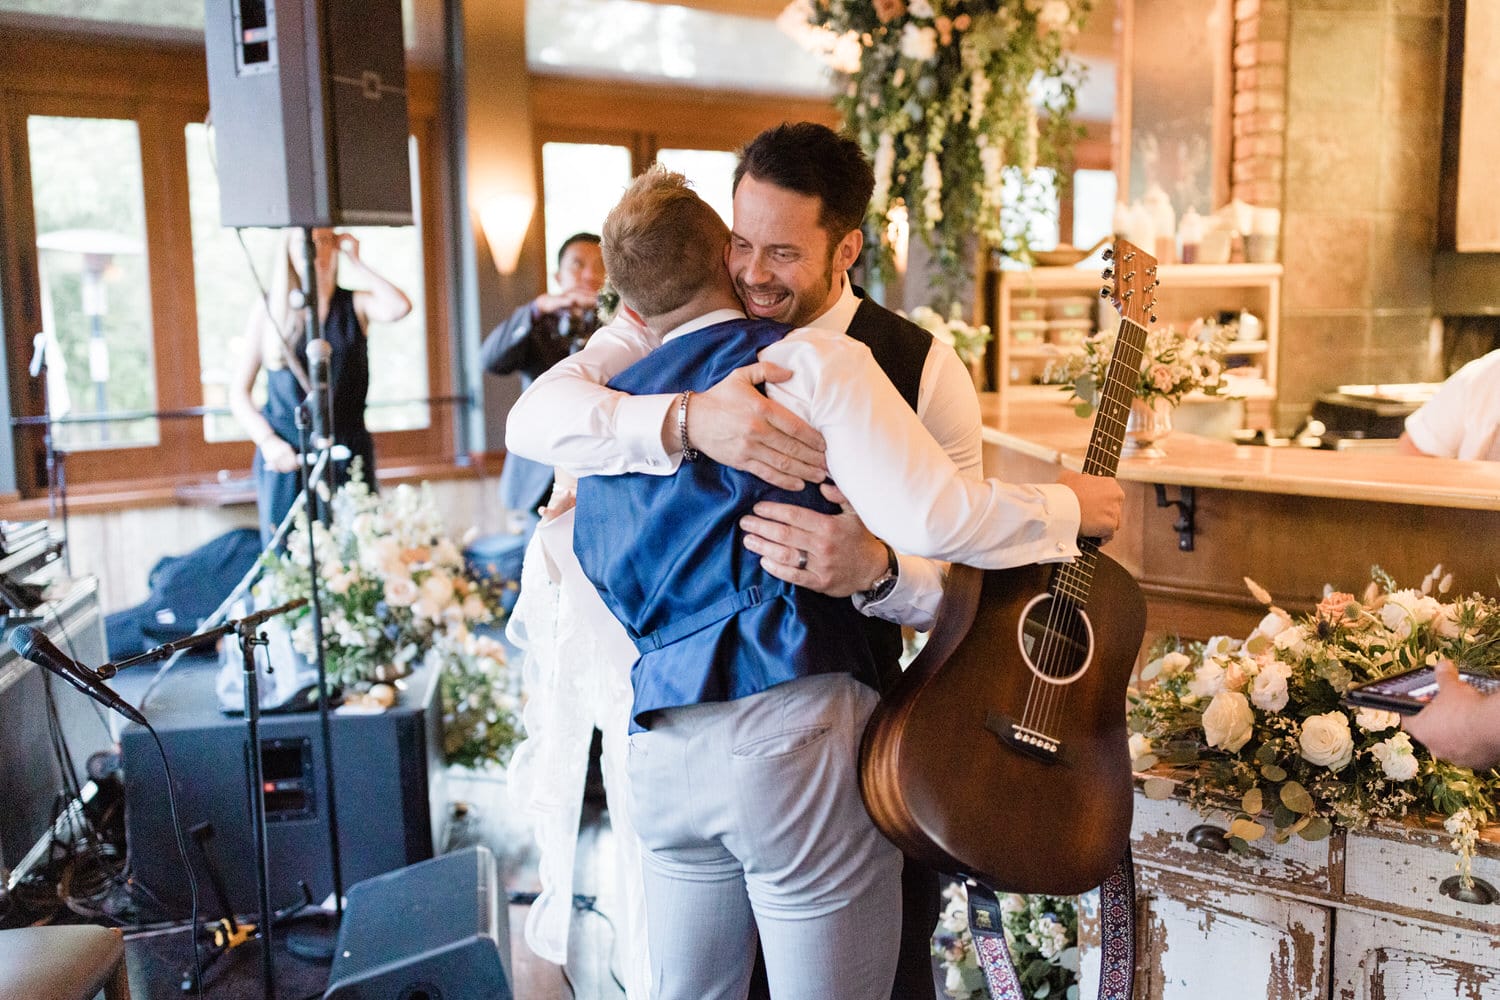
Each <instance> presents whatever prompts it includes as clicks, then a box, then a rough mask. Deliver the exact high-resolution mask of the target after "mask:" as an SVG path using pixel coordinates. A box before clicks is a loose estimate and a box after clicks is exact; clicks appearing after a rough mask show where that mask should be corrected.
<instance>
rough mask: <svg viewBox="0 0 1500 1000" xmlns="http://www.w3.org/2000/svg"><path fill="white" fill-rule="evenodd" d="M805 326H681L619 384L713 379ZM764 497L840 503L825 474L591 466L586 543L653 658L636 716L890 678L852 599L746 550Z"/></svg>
mask: <svg viewBox="0 0 1500 1000" xmlns="http://www.w3.org/2000/svg"><path fill="white" fill-rule="evenodd" d="M790 329H791V327H789V326H786V325H785V324H781V323H771V322H767V321H762V320H733V321H730V322H727V323H718V324H715V325H713V326H710V327H705V328H704V329H702V330H696V331H694V332H692V333H689V334H685V335H683V336H680V337H676V338H674V339H673V340H671V341H668V342H667V343H666V344H663V345H662V346H661V347H659V348H657V349H656V350H655V351H653V352H652V353H651V354H650V356H648V357H647V358H645V359H644V360H642V361H640V362H637V363H636V364H635V365H632V366H631V367H630V368H628V369H626V370H625V371H624V372H621V373H620V374H619V375H618V376H616V377H615V378H614V379H613V380H612V381H611V382H610V383H609V384H610V387H611V388H615V389H620V390H622V391H625V392H629V393H632V394H636V395H640V394H646V393H668V392H681V391H683V390H685V389H692V390H694V391H695V392H697V391H702V390H706V389H708V388H710V387H712V386H713V385H715V384H716V383H718V382H719V381H721V380H722V379H723V378H724V377H725V376H726V375H728V374H729V373H730V372H732V371H733V370H734V369H736V368H740V367H742V366H744V365H747V364H753V363H754V362H755V361H756V355H757V354H758V353H759V351H760V350H761V349H762V348H764V347H766V346H767V345H769V344H773V343H775V342H776V341H778V340H780V339H781V338H782V337H784V336H785V335H786V334H787V332H788V331H789V330H790ZM760 500H776V501H781V502H783V503H796V504H801V505H802V506H805V507H811V508H813V509H815V510H818V511H821V512H823V513H833V512H835V511H836V510H837V508H836V507H834V505H832V504H830V503H828V502H827V501H826V500H824V499H823V497H822V495H821V494H820V493H819V492H818V488H817V487H816V486H808V487H806V488H805V489H803V490H801V491H798V492H796V493H791V492H787V491H785V490H780V489H777V488H775V487H773V486H770V485H768V484H766V483H765V482H762V481H761V480H759V479H757V478H755V477H754V476H752V475H749V474H748V473H744V472H739V471H737V470H735V469H731V468H729V467H727V466H723V465H720V464H719V463H717V462H713V461H709V460H707V459H705V460H703V461H698V462H684V463H682V466H681V468H679V469H678V471H677V473H676V474H675V475H671V476H651V475H646V474H643V473H630V474H626V475H619V476H587V477H585V478H583V479H581V480H580V481H579V484H578V507H577V513H576V515H575V518H576V520H575V522H574V529H573V549H574V552H575V553H576V554H577V556H578V561H579V564H580V565H581V566H582V567H583V571H584V574H585V575H586V576H588V578H589V579H590V580H591V581H593V583H594V586H595V587H597V588H598V590H599V594H600V596H601V597H603V598H604V603H605V604H606V605H607V606H608V607H609V610H610V611H611V612H613V614H614V616H615V617H616V618H618V619H619V620H620V622H621V623H623V624H624V626H625V628H626V631H628V632H629V633H630V637H631V638H632V639H633V640H635V644H636V649H637V650H639V651H640V653H641V656H640V658H639V659H638V660H637V661H636V663H635V666H634V668H633V669H632V671H631V684H632V687H633V688H634V692H635V702H634V705H633V707H632V710H631V720H632V728H635V729H638V728H640V727H642V726H648V725H649V719H647V718H645V716H646V715H647V713H649V712H652V711H654V710H656V709H662V708H673V707H677V706H681V705H696V704H700V703H704V702H715V701H728V700H731V699H734V698H743V697H746V696H747V695H752V694H755V693H757V692H760V691H764V690H766V689H767V688H770V687H773V686H775V685H777V684H782V683H785V682H786V681H791V680H796V679H797V678H799V677H810V676H813V675H815V674H824V673H849V674H853V675H854V676H855V677H856V678H858V679H859V680H861V681H864V682H865V683H867V684H869V685H871V686H872V687H874V686H876V671H875V657H874V654H873V653H872V651H871V648H870V643H869V641H868V638H867V636H866V632H865V629H864V618H863V616H862V615H860V614H859V613H858V612H857V611H855V610H854V606H853V604H852V603H851V602H850V601H849V599H848V598H832V597H826V596H824V595H822V594H818V593H814V592H813V591H810V590H807V589H805V588H801V587H794V586H792V585H790V584H787V583H784V582H783V581H781V580H778V579H776V578H775V577H773V576H771V575H770V574H769V573H767V572H765V570H763V569H762V568H761V566H760V557H759V556H757V555H756V554H755V553H753V552H751V551H749V550H748V549H746V548H745V547H744V545H743V543H742V537H743V532H742V531H741V530H740V528H739V524H738V522H739V518H740V517H741V516H743V515H744V514H746V513H749V512H750V509H751V507H753V506H754V504H755V503H757V502H758V501H760Z"/></svg>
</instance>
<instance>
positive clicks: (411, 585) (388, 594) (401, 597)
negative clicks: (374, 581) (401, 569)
mask: <svg viewBox="0 0 1500 1000" xmlns="http://www.w3.org/2000/svg"><path fill="white" fill-rule="evenodd" d="M419 593H420V591H418V590H417V585H416V583H415V582H414V581H413V580H412V578H411V577H409V576H397V577H392V578H391V579H389V580H387V581H385V603H387V604H389V605H390V606H391V607H393V608H409V607H411V605H412V603H413V602H414V601H416V599H417V595H418V594H419Z"/></svg>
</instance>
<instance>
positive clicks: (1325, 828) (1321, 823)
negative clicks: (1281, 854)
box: [1297, 816, 1333, 840]
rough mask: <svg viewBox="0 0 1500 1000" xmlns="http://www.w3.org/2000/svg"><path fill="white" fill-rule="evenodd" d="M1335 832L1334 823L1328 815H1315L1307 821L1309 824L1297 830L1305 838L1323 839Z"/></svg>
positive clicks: (1298, 834)
mask: <svg viewBox="0 0 1500 1000" xmlns="http://www.w3.org/2000/svg"><path fill="white" fill-rule="evenodd" d="M1332 832H1333V824H1332V823H1330V822H1329V821H1328V819H1327V817H1324V816H1314V817H1312V818H1311V819H1309V820H1308V821H1307V825H1306V826H1304V827H1303V828H1302V829H1300V830H1298V831H1297V836H1299V837H1301V838H1302V839H1303V840H1323V839H1325V838H1326V837H1327V836H1328V835H1329V834H1330V833H1332Z"/></svg>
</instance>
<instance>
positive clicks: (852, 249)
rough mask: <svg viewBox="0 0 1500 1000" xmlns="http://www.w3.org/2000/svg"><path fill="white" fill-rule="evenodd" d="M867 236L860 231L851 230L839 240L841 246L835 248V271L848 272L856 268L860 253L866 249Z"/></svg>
mask: <svg viewBox="0 0 1500 1000" xmlns="http://www.w3.org/2000/svg"><path fill="white" fill-rule="evenodd" d="M864 246H865V234H864V233H862V232H860V231H859V230H858V229H851V230H849V231H848V232H847V233H845V234H844V238H843V239H841V240H839V245H838V246H836V247H834V248H833V269H834V270H835V271H847V270H849V268H851V267H853V266H854V262H855V261H856V260H858V259H859V252H860V251H861V250H863V249H864Z"/></svg>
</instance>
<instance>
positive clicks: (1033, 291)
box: [984, 263, 1282, 427]
mask: <svg viewBox="0 0 1500 1000" xmlns="http://www.w3.org/2000/svg"><path fill="white" fill-rule="evenodd" d="M1156 276H1157V280H1158V281H1159V282H1160V283H1161V284H1160V287H1159V288H1158V290H1157V292H1156V309H1155V311H1156V314H1157V322H1158V325H1162V324H1172V325H1176V326H1177V327H1179V328H1181V327H1183V326H1185V325H1186V324H1188V323H1190V322H1192V321H1193V320H1194V319H1197V318H1199V317H1201V316H1211V315H1214V314H1215V313H1220V312H1235V313H1237V312H1242V311H1243V312H1251V313H1254V314H1255V315H1256V316H1258V317H1260V320H1261V324H1262V326H1261V328H1262V331H1263V333H1264V337H1263V339H1261V340H1254V341H1244V342H1238V343H1234V344H1231V345H1230V347H1229V348H1228V350H1227V352H1226V353H1228V354H1229V355H1231V356H1234V357H1256V358H1258V359H1259V360H1258V361H1257V367H1258V368H1259V369H1260V372H1261V376H1262V377H1261V378H1260V379H1259V380H1257V381H1256V382H1253V383H1251V385H1252V386H1253V389H1251V390H1250V391H1247V392H1246V393H1245V394H1244V398H1246V399H1250V400H1254V401H1255V403H1256V405H1255V406H1254V407H1253V408H1250V409H1248V410H1247V414H1246V422H1247V424H1248V425H1250V426H1258V427H1270V426H1272V424H1273V416H1274V415H1273V412H1272V409H1273V406H1274V402H1275V398H1276V363H1277V344H1278V338H1279V332H1280V319H1281V276H1282V267H1281V265H1280V264H1277V263H1272V264H1163V265H1161V266H1160V267H1159V268H1158V269H1157V275H1156ZM1103 286H1104V280H1103V278H1102V277H1101V275H1100V271H1099V269H1098V267H1097V266H1096V265H1090V266H1088V267H1036V268H1030V269H1020V268H1017V269H1010V268H1002V269H1000V270H994V271H991V272H990V273H989V280H988V281H987V282H986V295H985V302H984V317H985V319H984V321H985V322H987V323H989V324H990V328H991V329H992V330H994V331H995V346H994V349H993V350H992V352H991V361H992V362H993V364H994V368H993V369H992V371H991V379H992V381H993V384H994V385H995V388H996V390H997V391H998V392H1000V393H1001V394H1004V393H1005V392H1006V391H1007V389H1013V388H1015V387H1017V386H1019V385H1024V384H1027V383H1030V382H1031V381H1032V380H1033V379H1035V378H1036V377H1037V376H1038V375H1040V373H1041V368H1042V366H1043V363H1044V362H1045V361H1047V360H1051V359H1055V358H1058V357H1060V356H1061V355H1063V354H1065V353H1066V352H1067V351H1068V349H1069V348H1068V347H1066V346H1063V345H1054V344H1046V345H1042V344H1024V345H1017V344H1014V343H1012V340H1011V323H1012V319H1011V317H1012V315H1013V314H1014V308H1015V306H1014V304H1015V303H1018V302H1026V301H1028V300H1038V302H1039V304H1041V303H1048V302H1050V300H1054V299H1061V298H1070V299H1071V298H1079V297H1083V296H1088V297H1089V298H1090V299H1092V300H1094V303H1095V305H1094V309H1093V310H1092V313H1093V315H1092V323H1093V328H1094V329H1095V330H1098V329H1100V325H1101V322H1104V323H1106V324H1108V323H1109V321H1110V320H1112V319H1113V309H1112V307H1111V306H1110V305H1109V304H1108V302H1107V301H1105V300H1104V299H1103V298H1101V297H1099V290H1100V288H1102V287H1103ZM1042 311H1043V313H1044V315H1045V314H1047V313H1048V312H1049V309H1047V308H1044V309H1043V310H1042ZM1105 311H1107V312H1108V313H1109V315H1108V316H1106V315H1105ZM1049 318H1060V317H1049ZM1105 328H1106V329H1110V328H1112V325H1106V326H1105ZM1033 329H1035V328H1033ZM1247 381H1248V380H1247Z"/></svg>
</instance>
